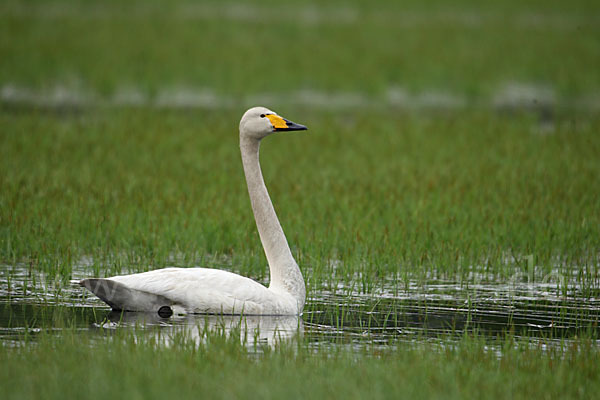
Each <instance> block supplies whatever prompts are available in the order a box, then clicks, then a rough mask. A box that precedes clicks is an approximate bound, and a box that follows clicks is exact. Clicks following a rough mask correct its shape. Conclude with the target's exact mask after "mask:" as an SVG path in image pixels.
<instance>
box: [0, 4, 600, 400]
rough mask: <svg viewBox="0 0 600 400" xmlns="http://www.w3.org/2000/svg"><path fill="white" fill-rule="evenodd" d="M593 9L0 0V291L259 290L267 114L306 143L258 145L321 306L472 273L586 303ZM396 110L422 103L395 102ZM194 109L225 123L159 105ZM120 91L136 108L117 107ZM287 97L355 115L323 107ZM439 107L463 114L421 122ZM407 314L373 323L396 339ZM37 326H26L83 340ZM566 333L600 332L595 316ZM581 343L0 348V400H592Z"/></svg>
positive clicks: (597, 178)
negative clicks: (257, 109) (145, 275)
mask: <svg viewBox="0 0 600 400" xmlns="http://www.w3.org/2000/svg"><path fill="white" fill-rule="evenodd" d="M596 3H597V2H593V1H583V0H581V1H575V2H569V3H565V2H558V1H557V2H547V1H543V2H542V1H529V2H526V3H523V2H517V1H514V0H507V1H502V2H492V3H489V4H482V3H481V2H478V1H469V0H464V1H459V2H452V4H449V3H448V4H447V3H445V2H440V1H432V2H427V3H426V4H424V3H422V2H417V1H409V2H402V3H398V4H396V3H395V2H391V1H390V2H385V1H382V2H378V3H377V4H373V3H372V2H360V1H353V2H339V3H335V2H327V3H324V2H311V3H301V2H288V3H281V2H270V1H269V2H256V3H255V4H250V5H248V3H244V4H246V5H244V4H241V3H237V2H214V3H206V2H203V3H201V4H200V3H192V2H184V1H177V2H170V3H169V5H168V6H167V5H165V3H162V2H157V1H135V2H127V3H126V4H125V3H123V2H118V1H102V2H89V1H85V2H84V1H28V2H21V1H13V0H7V1H4V2H2V4H1V5H0V59H1V60H2V62H0V264H3V265H4V266H2V268H4V270H5V272H6V271H8V272H6V275H3V276H6V279H8V280H10V281H11V285H13V286H14V287H18V286H19V285H18V282H15V280H16V279H20V278H18V276H16V275H15V276H12V275H11V273H12V272H10V271H11V266H15V265H25V266H27V268H28V269H29V271H31V274H30V275H31V277H29V276H28V277H27V278H24V279H27V280H29V284H31V283H32V281H33V280H35V279H37V275H36V273H37V272H43V273H44V274H46V275H45V276H47V277H48V276H49V277H51V278H56V279H58V280H62V282H63V283H64V282H66V281H67V280H68V279H69V278H71V277H72V275H73V269H74V268H77V272H78V273H81V272H82V270H83V271H87V273H89V274H94V275H101V276H105V275H111V274H116V273H120V272H128V271H131V272H134V271H143V270H147V269H154V268H160V267H163V266H169V265H177V266H207V267H215V268H224V269H227V270H231V271H234V272H238V273H241V274H244V275H247V276H250V277H252V278H255V279H257V280H260V281H262V282H266V281H267V280H268V272H267V267H266V260H265V258H264V255H263V252H262V248H261V245H260V241H259V239H258V235H257V233H256V228H255V226H254V221H253V218H252V214H251V209H250V205H249V201H248V197H247V193H246V187H245V182H244V177H243V173H242V169H241V161H240V155H239V149H238V143H237V140H238V133H237V125H238V121H239V118H240V116H241V114H242V113H243V111H244V110H245V107H246V105H247V104H248V103H251V102H252V101H253V100H252V99H253V98H256V97H255V96H258V98H261V99H265V98H269V97H268V96H272V97H271V98H273V99H274V100H273V101H271V102H269V103H268V104H264V105H266V106H269V107H271V108H273V109H275V110H276V111H278V112H279V113H281V114H282V115H284V116H286V117H289V118H291V119H292V120H294V121H296V122H299V123H303V124H306V125H308V126H309V128H310V130H309V131H308V132H306V133H296V134H280V135H277V136H274V137H270V138H268V139H267V140H265V142H264V143H263V146H262V149H261V161H262V166H263V172H264V174H265V180H266V183H267V186H268V188H269V190H270V193H271V197H272V199H273V201H274V204H275V207H276V209H277V212H278V214H279V217H280V219H281V222H282V225H283V227H284V229H285V232H286V234H287V237H288V239H289V242H290V245H291V247H292V251H293V253H294V255H295V256H296V258H297V260H298V262H299V264H300V266H301V268H302V269H303V271H304V274H305V278H306V280H307V284H308V289H309V296H317V297H318V294H319V293H320V290H321V289H322V288H335V287H337V285H338V284H339V283H341V284H343V286H344V287H351V288H355V289H356V290H357V291H359V292H367V293H370V292H372V291H374V289H375V288H377V287H378V285H382V286H383V285H388V286H386V288H388V289H389V285H390V282H396V285H397V286H398V287H400V288H401V287H402V286H403V285H408V283H409V282H415V281H417V282H426V281H427V280H430V279H436V278H441V279H447V280H451V281H455V282H458V283H460V284H465V285H468V284H470V283H472V282H473V281H474V280H476V279H478V277H480V276H481V275H477V274H473V272H474V271H476V272H481V273H484V274H485V276H486V279H488V280H489V281H490V282H507V280H509V279H510V277H511V276H513V275H514V274H515V273H520V274H522V275H526V276H528V277H529V279H534V280H536V281H540V280H541V279H542V278H543V277H544V276H546V275H547V274H549V273H554V274H556V273H558V274H560V275H561V276H564V277H566V279H567V282H566V283H567V284H571V285H577V296H578V297H577V299H576V300H577V301H582V302H585V301H586V299H587V301H589V302H592V301H593V299H596V298H598V294H599V290H600V282H599V269H598V267H599V266H600V259H599V257H600V163H599V162H598V156H599V155H600V137H599V136H598V132H599V130H600V116H599V114H598V100H597V99H598V93H599V92H600V74H598V73H597V69H598V65H600V24H599V23H598V17H597V16H598V11H599V7H598V5H597V4H596ZM519 85H520V86H519ZM511 87H512V88H513V90H514V88H515V87H521V88H525V91H527V90H530V91H531V90H532V91H533V94H531V93H529V94H527V93H525V95H523V94H522V93H521V94H519V93H518V91H517V93H516V94H515V93H510V90H508V92H509V93H507V92H506V90H507V88H509V89H510V88H511ZM527 88H529V89H527ZM532 88H533V89H532ZM390 89H392V91H393V90H398V89H400V90H404V92H400V93H405V94H406V95H407V99H408V100H407V103H406V104H395V103H394V101H389V99H388V96H389V95H390ZM186 90H189V91H190V92H191V93H192V94H194V93H195V94H198V93H200V94H202V93H205V94H206V96H208V98H209V100H210V96H215V99H216V101H215V103H214V104H212V103H210V101H209V102H208V103H209V104H205V107H200V108H195V107H193V104H192V107H185V105H184V106H181V105H177V104H168V102H167V104H163V106H158V107H157V106H156V105H157V104H158V105H160V99H161V96H164V95H165V94H167V95H168V94H169V93H170V94H177V93H181V92H183V93H184V94H185V91H186ZM61 91H63V92H62V93H63V94H62V95H61ZM302 91H304V92H302ZM15 93H16V95H15ZM65 93H66V95H65ZM123 93H125V94H126V95H127V94H129V95H131V94H133V95H134V97H135V96H139V97H140V98H142V100H143V101H140V102H139V103H138V106H136V107H133V106H127V107H125V106H119V102H118V99H119V96H121V95H122V94H123ZM288 93H289V94H290V98H291V100H289V99H288V98H287V94H288ZM298 93H305V94H306V93H309V94H310V93H313V94H316V95H315V98H316V99H317V100H318V97H319V95H331V96H332V98H334V99H340V98H341V99H342V100H344V99H346V100H347V99H350V100H351V99H352V98H356V97H357V98H358V99H359V100H360V101H359V102H358V103H357V104H354V105H352V104H350V105H349V106H348V105H344V104H337V105H336V104H332V105H331V107H330V104H328V102H327V101H324V102H323V100H321V103H319V104H311V101H310V96H309V98H308V100H306V99H305V100H303V101H298ZM393 93H396V94H397V92H392V94H393ZM44 96H45V97H44ZM61 96H63V97H61ZM65 96H66V99H67V100H66V101H65V100H64V99H65ZM69 96H71V97H73V96H75V100H73V99H71V100H69V98H70V97H69ZM77 96H81V97H82V99H81V98H79V99H78V98H77ZM294 96H296V97H294ZM344 96H347V97H344ZM352 96H354V97H352ZM427 96H433V97H434V98H435V96H441V97H442V98H443V96H450V103H452V104H450V106H449V107H444V106H443V104H442V106H441V107H440V106H439V105H438V106H434V107H429V108H428V107H420V106H418V104H417V105H415V106H413V105H412V104H411V102H413V101H415V102H417V103H418V102H419V101H421V102H425V101H424V100H423V98H425V99H427ZM503 96H504V97H503ZM511 96H513V97H516V99H515V98H513V104H508V103H510V101H508V102H507V101H506V97H508V98H509V100H510V97H511ZM519 96H521V97H519ZM40 98H41V100H40ZM48 99H49V100H48ZM61 99H62V100H61ZM294 99H295V100H294ZM385 99H388V100H385ZM419 99H420V100H419ZM453 99H454V100H453ZM456 99H458V100H457V102H458V104H459V105H458V106H457V105H456V104H454V103H453V101H455V100H456ZM594 99H595V100H594ZM230 100H231V103H228V101H230ZM370 100H373V101H370ZM361 101H363V102H365V103H366V104H363V103H361ZM184 103H185V102H184ZM192 103H193V102H192ZM222 103H225V104H222ZM323 103H325V104H323ZM342 103H343V102H342ZM434 103H435V102H434ZM441 103H443V99H442V101H441ZM320 104H321V105H324V107H323V109H322V108H321V107H320ZM211 107H214V108H211ZM435 109H437V111H435ZM524 109H526V110H524ZM84 261H85V262H84ZM88 261H89V262H91V265H89V264H88ZM7 266H8V267H7ZM21 272H22V271H21ZM47 282H52V283H48V285H49V286H52V285H54V284H55V283H54V281H53V280H51V279H48V281H47ZM58 286H59V288H60V285H58ZM465 287H467V286H465ZM564 290H565V293H567V294H568V292H567V289H566V287H565V288H564ZM23 292H25V289H23ZM69 293H70V292H69ZM24 295H25V293H24ZM464 297H465V298H467V297H468V296H467V295H465V296H464ZM339 298H340V299H343V296H341V297H339ZM565 298H566V299H567V300H568V299H569V296H568V295H566V296H565ZM0 300H2V301H12V299H11V300H8V299H7V298H3V299H0ZM389 301H390V302H392V303H393V301H394V300H393V299H391V300H389ZM372 303H373V304H371V303H370V302H366V303H365V304H364V307H363V308H365V307H375V306H377V305H378V304H379V303H378V302H377V301H376V299H375V300H373V302H372ZM590 304H593V303H590ZM544 306H545V304H543V305H542V306H541V307H542V308H543V307H544ZM320 307H321V308H322V309H320ZM382 307H383V306H382ZM386 307H387V303H386ZM402 307H403V306H402V304H390V305H389V308H385V309H384V310H383V311H382V313H381V315H378V316H375V317H383V318H384V319H385V321H383V322H381V324H382V326H384V327H385V326H387V325H386V324H387V321H388V318H390V321H391V320H392V319H394V318H399V319H401V318H400V316H399V315H398V314H400V312H398V313H397V314H396V315H392V313H393V312H395V310H401V309H402ZM465 307H466V306H465ZM557 307H558V306H557ZM17 308H18V307H17ZM23 309H27V307H24V308H23ZM533 309H534V310H535V307H533ZM307 310H308V314H309V315H308V316H305V318H309V316H310V318H312V317H315V318H316V319H315V321H318V322H319V321H320V322H323V321H325V322H326V321H328V318H329V319H330V320H331V325H332V327H334V328H335V327H337V326H336V324H340V325H341V326H343V321H346V322H348V321H354V320H357V321H358V322H357V323H356V324H358V325H360V326H355V327H354V328H356V329H355V331H356V332H359V330H360V329H359V328H361V327H362V324H363V323H367V324H370V323H371V317H372V316H371V314H369V313H368V310H362V309H361V312H362V314H356V313H355V308H353V307H351V306H349V305H346V304H339V305H338V307H337V308H336V307H335V304H333V305H322V304H321V305H320V304H318V303H317V302H314V304H313V303H309V304H308V305H307ZM563 310H567V308H564V309H563ZM320 311H324V313H323V314H317V313H318V312H320ZM48 312H49V313H50V314H49V315H51V316H52V318H50V317H48V318H46V317H44V315H46V314H44V313H45V311H40V313H41V314H40V315H39V318H38V316H37V315H29V316H28V318H23V321H34V322H35V323H34V326H35V327H39V328H41V329H42V331H43V330H44V328H45V327H46V325H47V327H48V328H53V327H55V326H59V325H60V327H62V326H63V325H65V324H66V326H70V325H69V321H66V322H65V321H62V320H61V319H60V318H59V317H56V318H55V316H54V314H52V312H53V311H48ZM311 312H314V313H313V314H311ZM32 313H33V311H32ZM352 313H354V314H352ZM385 313H388V314H389V315H388V314H385ZM384 314H385V315H384ZM86 315H87V314H86ZM562 317H565V320H566V319H567V318H566V317H569V318H571V319H569V321H573V320H576V319H577V318H581V321H584V320H585V321H588V322H587V323H590V324H592V326H590V327H589V328H590V332H592V333H591V334H590V335H589V336H590V337H592V338H595V337H596V336H597V334H596V333H595V331H596V330H597V322H596V323H595V324H594V322H593V321H596V320H597V316H596V314H595V311H594V310H590V309H585V310H583V309H582V310H572V311H570V314H569V315H567V316H565V315H561V318H562ZM319 318H320V319H319ZM363 318H364V320H363ZM15 321H16V320H13V321H12V322H11V323H10V324H13V325H10V324H9V325H10V326H11V327H13V326H14V324H17V322H18V321H16V322H15ZM19 321H21V320H19ZM85 321H87V319H85ZM85 321H84V322H81V321H79V323H85ZM311 321H312V319H311ZM365 321H367V322H365ZM589 321H591V322H589ZM307 323H310V321H308V320H307ZM586 327H587V325H586V326H583V322H582V324H581V326H578V327H577V329H575V330H574V332H575V333H573V334H572V335H571V334H569V335H570V336H569V337H568V340H566V341H565V343H564V345H562V346H558V347H556V345H553V346H551V348H550V349H544V348H542V347H541V345H540V344H539V343H543V340H541V339H540V338H536V340H532V342H534V343H537V344H536V345H532V344H530V343H529V344H528V343H526V340H523V339H519V340H516V341H515V340H514V339H512V337H511V335H510V334H503V335H499V336H498V337H496V338H490V337H485V335H482V336H480V335H477V334H472V335H465V336H464V337H463V338H460V339H458V340H456V336H452V337H441V338H439V340H429V339H431V338H429V339H424V338H421V339H418V338H417V340H415V342H414V343H410V344H406V343H402V342H401V341H400V340H399V341H398V343H396V342H394V341H392V342H393V343H394V344H392V345H390V346H388V347H377V346H362V345H361V346H357V347H358V348H359V349H360V350H356V349H355V350H352V347H348V346H345V345H344V343H341V344H340V346H337V344H332V345H331V346H323V347H318V346H317V347H315V346H311V343H308V340H310V339H299V341H298V342H293V343H289V344H285V345H282V346H281V347H278V348H275V349H262V350H261V351H260V352H258V354H256V353H255V352H252V351H251V352H250V353H249V352H248V350H247V349H245V348H244V347H243V346H242V345H241V344H240V343H239V342H237V341H236V340H231V339H225V338H222V337H220V336H219V335H218V334H214V333H209V334H208V337H207V338H206V341H205V342H203V343H202V344H192V343H190V342H189V341H186V340H185V339H184V338H181V340H179V341H177V342H176V343H175V344H173V345H171V346H170V347H165V346H162V345H158V344H156V343H153V342H152V339H151V338H150V337H149V336H147V335H143V334H141V335H138V334H137V333H136V332H135V331H134V332H131V331H129V330H124V331H120V330H117V332H116V333H114V334H107V335H106V336H103V335H91V336H88V335H87V334H86V333H85V332H84V333H81V332H80V333H77V332H76V331H75V330H73V332H71V331H69V329H66V330H64V331H62V333H61V334H60V335H54V336H53V335H47V334H41V335H39V336H38V337H36V338H32V337H31V335H30V334H29V333H27V334H24V336H23V341H21V342H20V344H19V345H18V346H16V347H14V348H11V347H9V342H6V341H3V342H0V343H2V345H0V388H2V393H3V398H4V397H6V398H30V397H44V398H53V397H60V398H69V397H90V398H93V397H102V398H106V397H107V396H111V397H114V396H120V397H125V396H127V397H131V398H146V397H159V396H160V397H166V396H172V395H177V394H181V395H182V396H184V397H192V396H194V397H198V396H201V397H215V398H232V397H234V398H245V397H252V398H257V397H260V398H263V397H264V398H282V397H308V396H310V397H315V398H318V397H323V398H329V397H344V398H353V397H356V398H364V397H367V396H369V397H373V398H388V397H389V398H398V397H406V398H482V397H485V398H488V397H489V398H546V397H559V396H560V397H563V396H564V397H567V398H593V397H594V395H595V394H596V393H598V387H597V386H598V380H597V376H598V372H599V371H598V365H599V363H598V347H597V342H595V341H594V340H592V339H587V338H586V335H582V334H581V332H585V329H586ZM356 332H354V333H356ZM544 332H545V331H544ZM544 332H541V333H540V335H543V334H544ZM359 333H360V332H359ZM574 335H577V336H574ZM309 336H310V335H309ZM312 338H313V339H314V336H312ZM422 339H424V340H422ZM490 341H492V342H493V343H490ZM342 342H343V340H342Z"/></svg>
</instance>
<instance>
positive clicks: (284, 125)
mask: <svg viewBox="0 0 600 400" xmlns="http://www.w3.org/2000/svg"><path fill="white" fill-rule="evenodd" d="M267 118H269V121H271V125H273V128H274V129H275V132H280V131H305V130H307V129H308V128H307V127H305V126H304V125H300V124H297V123H295V122H292V121H290V120H287V119H285V118H281V117H280V116H279V115H275V114H268V115H267Z"/></svg>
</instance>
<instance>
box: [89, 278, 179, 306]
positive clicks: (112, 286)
mask: <svg viewBox="0 0 600 400" xmlns="http://www.w3.org/2000/svg"><path fill="white" fill-rule="evenodd" d="M79 285H80V286H83V287H85V288H86V289H87V290H89V291H90V292H92V293H94V294H95V295H96V296H98V297H100V299H102V301H104V302H105V303H106V304H108V305H109V306H111V307H112V309H113V310H115V311H153V312H158V310H160V309H161V307H164V306H168V307H170V306H172V305H173V302H172V301H170V300H169V299H167V298H166V297H164V296H160V295H157V294H152V293H148V292H142V291H140V290H136V289H131V288H128V287H127V286H125V285H124V284H122V283H119V282H116V281H113V280H111V279H102V278H91V279H84V280H82V281H80V282H79Z"/></svg>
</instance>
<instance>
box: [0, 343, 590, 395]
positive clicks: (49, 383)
mask: <svg viewBox="0 0 600 400" xmlns="http://www.w3.org/2000/svg"><path fill="white" fill-rule="evenodd" d="M566 346H570V348H569V350H568V351H565V349H547V350H546V349H542V348H539V347H532V346H530V345H529V344H527V343H526V342H520V341H515V340H507V341H505V342H504V345H503V348H502V349H501V351H502V353H501V355H500V356H499V355H498V353H497V352H496V351H494V350H491V349H490V348H489V347H488V346H487V345H486V344H485V342H483V341H481V340H479V339H478V338H477V337H472V336H465V337H464V338H462V339H461V340H460V341H459V342H457V343H454V344H449V345H442V346H439V347H435V346H432V345H431V344H429V345H426V344H416V345H415V344H404V345H399V346H397V347H394V348H393V349H387V350H386V351H383V352H382V351H380V350H378V349H377V348H372V349H363V350H359V351H350V350H347V349H343V348H337V349H332V350H331V351H329V352H326V353H325V352H317V353H315V352H313V351H311V350H310V349H307V348H303V347H298V346H295V345H289V344H288V345H286V344H283V345H281V346H278V347H276V348H270V349H266V350H265V351H263V352H261V353H256V354H255V355H254V356H251V357H248V356H247V355H245V353H244V352H243V351H240V343H239V340H238V339H237V338H236V339H235V340H231V339H230V338H228V337H227V336H223V335H221V334H219V333H211V334H209V336H208V337H207V340H206V341H205V342H201V343H197V342H195V341H190V340H188V339H187V338H186V337H179V338H175V340H173V341H172V344H171V345H170V346H168V347H166V346H164V345H162V344H160V343H157V342H156V341H154V340H148V339H144V337H143V336H137V335H135V334H134V333H132V332H129V331H118V332H115V333H114V334H113V335H111V336H109V337H107V338H106V340H103V341H98V342H91V341H90V340H89V338H86V337H85V336H81V335H80V334H77V333H74V332H71V333H69V332H68V331H67V332H64V334H63V335H61V336H58V337H57V336H52V335H41V336H39V337H38V338H37V341H36V342H35V343H33V344H30V345H21V346H19V347H17V348H13V349H8V348H6V346H2V347H0V357H1V358H2V363H1V364H0V381H2V382H10V385H9V386H7V387H6V388H5V389H6V390H5V391H4V392H3V393H4V394H3V396H5V398H7V399H13V398H23V397H27V398H39V397H44V398H55V397H60V398H71V397H81V396H84V397H86V398H106V397H107V396H108V397H112V396H117V397H121V396H127V397H131V398H138V397H139V398H164V397H165V396H177V397H181V398H192V397H194V398H195V397H197V396H198V393H203V394H204V395H210V396H211V397H214V398H231V397H235V398H256V396H257V395H258V396H260V397H261V398H281V397H284V396H285V397H287V398H306V397H309V396H310V397H312V396H319V397H328V396H334V397H344V398H364V397H365V396H368V397H370V398H431V397H438V396H440V397H444V398H465V397H469V398H471V397H481V396H483V397H497V398H507V397H510V398H523V399H527V398H532V397H539V396H540V395H543V394H546V393H552V395H553V396H561V397H562V396H565V397H575V398H591V397H593V396H594V393H595V392H596V391H597V389H598V387H597V385H598V381H597V379H595V378H596V376H597V375H598V373H599V371H598V365H599V363H598V349H597V347H596V345H595V344H593V343H592V342H589V341H586V340H581V341H580V342H579V343H577V344H569V345H566ZM90 348H93V349H94V350H93V351H92V352H90ZM32 370H35V371H36V373H35V374H33V375H32V374H31V373H30V371H32ZM65 371H68V372H65Z"/></svg>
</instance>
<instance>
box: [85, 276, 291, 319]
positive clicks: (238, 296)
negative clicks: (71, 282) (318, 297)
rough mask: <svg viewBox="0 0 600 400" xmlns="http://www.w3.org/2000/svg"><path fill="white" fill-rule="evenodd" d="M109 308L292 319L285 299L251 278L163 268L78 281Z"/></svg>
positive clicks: (288, 297)
mask: <svg viewBox="0 0 600 400" xmlns="http://www.w3.org/2000/svg"><path fill="white" fill-rule="evenodd" d="M81 285H82V286H85V287H86V288H87V289H89V290H90V291H91V292H93V293H94V294H96V295H97V296H98V297H100V298H101V299H102V300H103V301H105V302H106V303H107V304H109V305H110V306H111V307H112V308H113V309H116V310H126V311H153V312H156V311H157V310H159V309H160V307H162V306H169V307H172V308H173V309H174V310H176V312H177V311H180V312H187V313H205V314H248V315H251V314H273V315H275V314H277V315H283V314H298V311H299V310H298V305H297V304H296V302H295V300H294V299H293V298H292V297H291V296H285V294H282V293H277V292H274V291H273V290H271V289H268V288H266V287H264V286H263V285H261V284H260V283H258V282H255V281H253V280H252V279H249V278H246V277H243V276H240V275H237V274H234V273H231V272H228V271H222V270H217V269H210V268H165V269H160V270H155V271H148V272H143V273H140V274H132V275H121V276H114V277H110V278H106V279H85V280H83V281H82V282H81Z"/></svg>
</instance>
